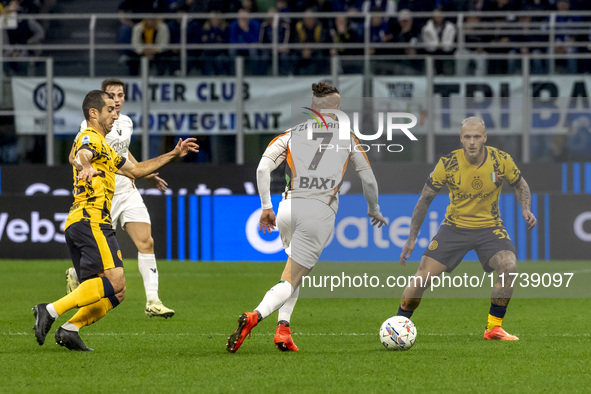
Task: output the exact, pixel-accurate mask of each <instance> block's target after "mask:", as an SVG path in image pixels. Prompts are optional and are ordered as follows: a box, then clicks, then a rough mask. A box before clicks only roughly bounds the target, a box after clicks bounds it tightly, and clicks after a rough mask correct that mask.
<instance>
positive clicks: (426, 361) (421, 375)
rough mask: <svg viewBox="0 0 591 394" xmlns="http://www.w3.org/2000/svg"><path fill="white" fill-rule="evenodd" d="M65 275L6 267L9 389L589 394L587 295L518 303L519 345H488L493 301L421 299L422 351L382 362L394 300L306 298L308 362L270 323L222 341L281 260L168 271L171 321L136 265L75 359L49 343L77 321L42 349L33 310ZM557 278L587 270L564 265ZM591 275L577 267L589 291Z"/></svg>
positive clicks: (1, 334) (55, 267) (1, 386)
mask: <svg viewBox="0 0 591 394" xmlns="http://www.w3.org/2000/svg"><path fill="white" fill-rule="evenodd" d="M395 265H398V264H396V263H392V266H395ZM571 265H572V266H571ZM69 266H70V263H69V262H68V261H8V260H3V261H0V277H1V280H0V283H1V287H2V290H1V291H0V294H1V296H0V301H1V304H0V305H2V307H1V310H0V362H1V364H2V367H3V373H2V378H1V379H0V381H1V383H0V392H6V393H16V392H31V393H38V392H43V393H81V392H138V393H139V392H141V393H149V392H159V393H161V392H171V393H179V392H237V391H239V392H271V391H273V392H378V391H381V392H384V391H386V392H394V391H398V390H402V391H410V392H441V391H447V392H452V391H453V392H456V391H462V392H474V391H488V392H493V391H494V392H518V393H522V392H555V391H559V392H584V391H588V390H589V382H590V380H589V374H590V373H591V362H590V361H589V360H591V336H590V334H589V322H590V315H589V310H591V300H590V299H588V298H580V299H573V298H528V299H525V298H515V299H513V300H512V302H511V305H510V307H509V311H508V313H507V316H506V318H505V322H504V327H505V328H506V329H507V331H509V332H511V333H513V334H515V335H517V336H519V337H520V338H521V340H520V341H519V342H515V343H512V342H499V341H485V340H483V339H482V334H483V329H484V326H485V324H486V316H487V313H488V307H489V302H490V301H489V300H488V299H487V298H451V299H450V298H448V299H444V298H431V299H425V300H423V303H422V304H421V306H420V308H419V309H418V310H417V312H416V313H415V315H414V316H413V321H414V323H415V324H416V325H417V329H418V338H417V343H416V344H415V346H414V347H413V348H412V349H411V350H409V351H407V352H389V351H386V350H385V349H384V348H383V347H382V345H381V344H380V342H379V340H378V335H377V334H378V329H379V327H380V325H381V323H382V322H383V321H384V320H385V319H386V318H388V317H390V316H392V315H395V314H396V310H397V307H398V302H399V299H398V297H399V293H396V295H395V296H393V297H392V298H302V299H300V300H299V301H298V304H297V306H296V309H295V312H294V314H293V316H292V330H294V331H295V334H294V335H293V338H294V341H295V342H296V344H297V345H298V347H299V348H300V352H298V353H282V352H279V351H278V350H277V349H275V347H274V345H273V334H274V331H275V324H276V316H277V315H276V314H273V315H271V316H270V317H269V318H268V319H266V320H265V321H263V322H261V323H260V324H259V326H257V327H256V328H255V329H254V331H253V334H252V337H251V338H247V339H246V341H245V343H244V344H243V345H242V347H241V348H240V350H239V351H238V352H237V353H236V354H229V353H227V352H226V350H225V342H226V339H227V336H228V335H229V334H230V333H231V332H232V331H233V330H234V329H235V328H236V318H237V317H238V315H239V314H240V313H242V312H244V311H247V310H252V309H253V308H254V307H255V306H256V305H257V304H258V302H259V301H260V300H261V298H262V296H263V295H264V293H265V291H266V290H267V289H269V288H270V287H271V286H273V284H274V283H276V282H277V280H278V278H279V276H280V273H281V271H282V268H283V263H264V264H261V263H217V264H215V263H188V262H165V261H160V262H159V270H160V296H161V298H162V299H163V301H164V302H165V305H167V306H169V307H171V308H173V309H175V310H176V315H175V316H174V317H173V318H172V319H167V320H164V319H159V318H151V319H150V318H148V317H147V316H145V315H144V313H143V307H144V304H145V299H144V291H143V284H142V280H141V277H140V275H139V272H138V270H137V264H136V262H135V261H126V273H127V299H126V300H125V301H124V302H123V303H122V304H121V305H120V306H119V307H118V308H116V309H115V310H113V311H111V312H110V313H109V314H108V315H107V316H106V317H105V318H104V319H102V320H101V321H99V322H98V323H95V324H94V325H92V326H90V327H86V328H84V329H83V330H82V331H81V337H82V338H83V340H84V341H85V342H86V344H87V345H88V346H90V347H92V348H94V349H95V351H94V352H87V353H86V352H85V353H79V352H71V351H68V350H66V349H65V348H62V347H60V346H57V345H56V344H55V341H54V340H53V335H54V332H55V329H56V328H57V327H58V326H59V325H61V324H63V323H64V322H65V321H66V318H67V317H69V316H71V315H72V314H73V311H72V312H69V313H68V314H66V316H62V317H60V319H59V320H58V321H57V322H56V323H54V326H53V327H52V330H51V331H50V333H49V335H48V337H47V341H46V343H45V345H44V346H42V347H41V346H39V345H37V343H36V341H35V337H34V335H33V330H32V329H31V327H32V326H33V324H34V319H33V313H32V311H31V307H33V306H34V305H35V304H37V303H40V302H50V301H54V300H56V299H57V298H59V297H61V296H62V295H63V294H65V287H66V286H65V276H64V271H65V269H66V268H68V267H69ZM415 267H416V266H411V267H410V268H409V267H407V271H406V273H413V272H414V270H415ZM561 267H562V268H564V269H568V268H571V269H578V267H580V265H579V264H578V263H574V262H572V263H571V262H561ZM411 271H412V272H411ZM480 272H482V271H481V270H480ZM590 274H591V272H585V270H583V271H582V272H581V271H580V270H579V275H580V276H581V278H582V279H584V281H585V282H586V283H589V279H590V278H589V275H590Z"/></svg>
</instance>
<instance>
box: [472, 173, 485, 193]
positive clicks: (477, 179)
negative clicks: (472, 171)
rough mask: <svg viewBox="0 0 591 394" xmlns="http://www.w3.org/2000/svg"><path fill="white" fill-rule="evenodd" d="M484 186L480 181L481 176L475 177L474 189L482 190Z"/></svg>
mask: <svg viewBox="0 0 591 394" xmlns="http://www.w3.org/2000/svg"><path fill="white" fill-rule="evenodd" d="M482 186H483V183H482V181H481V180H480V177H479V176H475V177H474V180H473V181H472V188H473V189H474V190H480V189H482Z"/></svg>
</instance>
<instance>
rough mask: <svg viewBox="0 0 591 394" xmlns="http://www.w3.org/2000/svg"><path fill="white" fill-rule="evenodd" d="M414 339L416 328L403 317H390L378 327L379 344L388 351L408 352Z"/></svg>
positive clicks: (415, 337)
mask: <svg viewBox="0 0 591 394" xmlns="http://www.w3.org/2000/svg"><path fill="white" fill-rule="evenodd" d="M416 339H417V328H416V326H415V325H414V323H413V322H411V321H410V319H408V318H406V317H404V316H393V317H390V318H389V319H386V321H385V322H384V323H382V326H381V327H380V342H382V345H384V347H385V348H386V349H388V350H408V349H410V348H411V347H412V345H414V344H415V341H416Z"/></svg>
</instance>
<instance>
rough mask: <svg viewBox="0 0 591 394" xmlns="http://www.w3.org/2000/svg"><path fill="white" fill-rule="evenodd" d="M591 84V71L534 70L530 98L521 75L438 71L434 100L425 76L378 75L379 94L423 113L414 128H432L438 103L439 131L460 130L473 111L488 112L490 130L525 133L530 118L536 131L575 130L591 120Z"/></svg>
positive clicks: (475, 113) (375, 86)
mask: <svg viewBox="0 0 591 394" xmlns="http://www.w3.org/2000/svg"><path fill="white" fill-rule="evenodd" d="M590 89H591V77H590V76H588V75H581V76H552V77H542V76H532V77H531V78H530V83H529V97H530V98H529V99H524V81H523V78H521V76H505V77H501V76H487V77H437V78H435V79H434V81H433V95H432V103H431V104H430V103H428V102H427V79H426V78H425V77H374V78H373V94H374V97H388V98H392V99H397V100H396V102H398V103H405V104H404V106H406V108H407V109H408V112H413V113H414V114H415V115H417V118H419V124H418V125H417V126H416V127H415V128H414V129H413V131H414V132H417V133H421V132H422V133H425V132H427V125H428V124H429V123H428V120H429V119H428V117H429V110H428V109H429V105H432V106H433V109H432V112H433V127H434V129H435V133H436V134H457V133H459V130H460V125H461V121H462V120H463V119H465V118H467V117H469V116H480V117H482V118H483V119H484V121H485V123H486V128H487V131H488V132H495V133H496V134H521V133H522V132H523V130H525V129H526V127H528V123H529V128H530V130H531V133H532V134H559V133H569V132H572V131H573V130H574V129H576V128H577V127H581V126H586V127H589V126H590V125H591V114H590V108H589V91H590ZM393 101H394V100H393ZM526 117H527V121H526ZM528 121H529V122H528Z"/></svg>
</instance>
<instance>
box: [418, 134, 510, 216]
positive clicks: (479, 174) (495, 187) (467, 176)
mask: <svg viewBox="0 0 591 394" xmlns="http://www.w3.org/2000/svg"><path fill="white" fill-rule="evenodd" d="M504 180H505V181H507V183H508V184H509V185H510V186H515V185H517V183H519V181H520V180H521V172H520V171H519V169H518V168H517V166H516V165H515V163H514V162H513V159H512V158H511V156H509V155H508V154H507V153H505V152H503V151H501V150H499V149H497V148H493V147H490V146H484V160H483V161H482V164H480V165H478V166H476V165H473V164H471V163H470V162H469V161H468V160H467V159H466V155H465V153H464V149H458V150H455V151H453V152H451V153H450V154H449V155H446V156H444V157H442V158H441V159H440V160H439V162H438V163H437V165H436V166H435V170H433V172H432V173H431V174H430V175H429V178H428V179H427V185H428V186H430V187H431V188H432V189H433V190H434V191H435V192H438V191H439V190H440V189H441V188H442V187H443V185H447V187H448V189H449V201H450V203H449V205H448V207H447V213H446V215H445V221H444V224H447V225H450V226H457V227H462V228H485V227H493V226H502V225H503V222H502V220H501V215H500V213H499V194H500V193H501V187H502V185H503V181H504Z"/></svg>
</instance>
